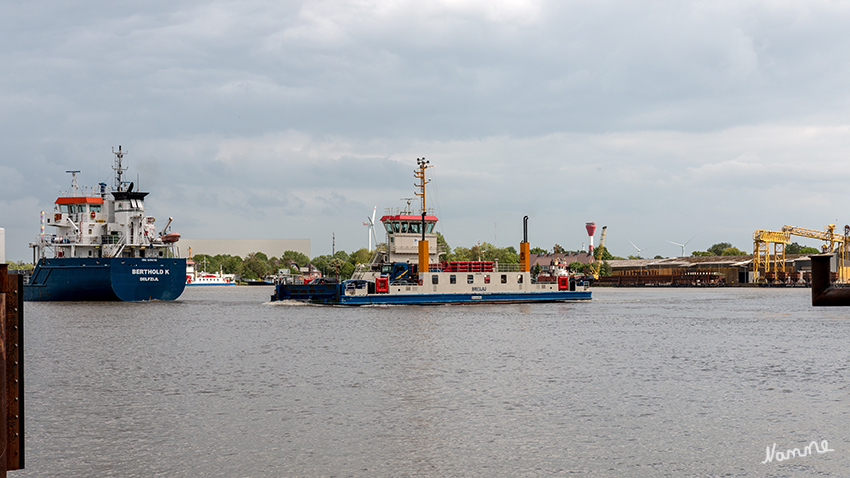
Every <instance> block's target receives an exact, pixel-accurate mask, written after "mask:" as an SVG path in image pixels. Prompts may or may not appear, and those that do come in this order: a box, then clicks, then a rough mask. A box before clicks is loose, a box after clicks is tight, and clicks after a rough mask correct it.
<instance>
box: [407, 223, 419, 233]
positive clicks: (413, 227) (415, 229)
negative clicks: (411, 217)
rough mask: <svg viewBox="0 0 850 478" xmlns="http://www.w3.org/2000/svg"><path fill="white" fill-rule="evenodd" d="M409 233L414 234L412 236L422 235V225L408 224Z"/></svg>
mask: <svg viewBox="0 0 850 478" xmlns="http://www.w3.org/2000/svg"><path fill="white" fill-rule="evenodd" d="M409 232H412V233H414V234H421V233H422V223H420V222H411V223H410V231H409Z"/></svg>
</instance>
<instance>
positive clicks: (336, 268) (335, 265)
mask: <svg viewBox="0 0 850 478" xmlns="http://www.w3.org/2000/svg"><path fill="white" fill-rule="evenodd" d="M346 256H348V254H346ZM346 264H348V262H346V261H344V260H342V259H341V258H339V257H333V258H332V259H331V260H329V261H328V268H329V269H330V271H329V272H330V274H328V275H331V276H336V277H339V276H340V273H341V272H342V268H343V266H344V265H346ZM352 270H353V268H352Z"/></svg>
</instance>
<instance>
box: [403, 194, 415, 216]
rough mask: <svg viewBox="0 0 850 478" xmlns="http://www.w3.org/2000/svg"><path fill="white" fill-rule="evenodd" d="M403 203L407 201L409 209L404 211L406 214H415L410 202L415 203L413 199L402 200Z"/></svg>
mask: <svg viewBox="0 0 850 478" xmlns="http://www.w3.org/2000/svg"><path fill="white" fill-rule="evenodd" d="M401 200H402V201H407V209H405V210H404V213H405V214H413V211H412V210H411V209H410V201H413V198H401Z"/></svg>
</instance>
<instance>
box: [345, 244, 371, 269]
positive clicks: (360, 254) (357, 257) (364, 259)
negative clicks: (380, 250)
mask: <svg viewBox="0 0 850 478" xmlns="http://www.w3.org/2000/svg"><path fill="white" fill-rule="evenodd" d="M370 260H372V253H371V252H370V251H368V250H367V249H366V248H365V247H364V248H362V249H358V250H357V251H356V252H353V253H352V254H351V255H350V256H348V262H350V263H352V264H355V265H356V264H366V263H368V262H369V261H370Z"/></svg>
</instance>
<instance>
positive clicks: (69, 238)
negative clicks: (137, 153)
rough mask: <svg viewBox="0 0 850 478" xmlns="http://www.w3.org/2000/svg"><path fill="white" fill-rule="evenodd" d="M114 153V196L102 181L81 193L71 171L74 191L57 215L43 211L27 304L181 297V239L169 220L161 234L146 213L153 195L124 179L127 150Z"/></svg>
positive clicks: (183, 268)
mask: <svg viewBox="0 0 850 478" xmlns="http://www.w3.org/2000/svg"><path fill="white" fill-rule="evenodd" d="M113 153H114V155H115V163H114V165H113V168H112V169H113V170H114V171H115V178H114V184H113V188H112V190H111V191H107V185H106V184H105V183H100V184H99V187H98V188H97V189H94V190H91V191H88V192H86V191H83V190H81V188H80V187H79V186H78V184H77V173H79V171H67V172H68V173H70V174H71V190H70V191H69V192H68V193H67V194H64V195H62V196H60V197H59V198H57V199H56V202H55V203H54V211H53V214H49V215H45V214H44V213H43V212H42V217H41V221H42V222H41V233H40V234H39V236H38V237H37V239H36V241H35V242H33V243H30V247H32V249H33V262H34V264H35V268H34V269H33V272H32V275H31V276H30V279H29V281H28V283H27V284H25V285H24V300H28V301H104V300H123V301H141V300H174V299H176V298H178V297H180V294H182V293H183V289H184V288H185V286H186V259H182V258H180V257H179V251H178V249H177V246H176V243H177V241H178V240H179V239H180V234H178V233H175V232H170V231H169V226H170V225H171V218H169V219H168V223H167V224H166V225H165V227H164V228H163V229H162V230H161V231H160V232H157V227H156V219H155V218H153V217H151V216H146V215H145V204H144V201H145V196H147V195H148V193H146V192H139V191H134V190H133V183H132V182H129V183H127V182H125V181H123V180H122V173H123V172H124V171H125V170H126V168H125V167H123V166H122V163H121V162H122V159H123V157H124V155H125V154H126V151H123V150H122V149H121V146H119V147H118V151H114V150H113ZM45 227H49V228H51V229H52V232H50V233H48V232H45Z"/></svg>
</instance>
